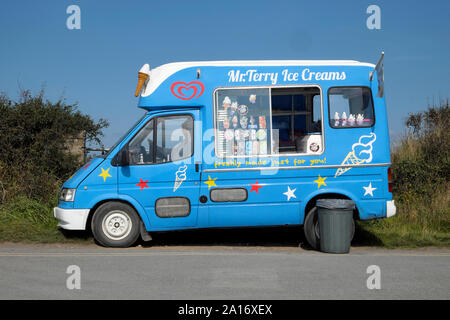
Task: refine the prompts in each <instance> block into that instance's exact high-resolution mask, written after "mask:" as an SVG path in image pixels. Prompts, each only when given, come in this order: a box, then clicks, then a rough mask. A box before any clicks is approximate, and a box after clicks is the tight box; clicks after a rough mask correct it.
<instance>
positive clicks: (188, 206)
mask: <svg viewBox="0 0 450 320" xmlns="http://www.w3.org/2000/svg"><path fill="white" fill-rule="evenodd" d="M198 117H199V112H198V110H189V111H186V112H171V113H166V114H164V115H157V116H155V117H153V118H151V119H150V120H149V121H148V122H147V123H146V124H145V125H144V126H143V127H142V129H141V130H140V131H139V132H138V133H137V134H136V135H135V136H134V137H133V138H132V139H131V140H130V141H129V143H128V144H127V145H126V146H125V148H127V149H128V154H129V160H128V161H129V165H127V166H121V167H120V168H119V174H118V175H119V178H118V179H119V194H122V195H127V196H130V197H132V198H134V199H135V200H137V201H138V202H139V203H140V204H141V205H142V207H144V208H145V212H146V214H147V216H148V219H149V221H150V226H151V228H152V229H170V228H174V227H175V228H177V227H178V228H179V227H191V226H195V225H196V224H197V210H198V199H199V180H200V172H198V170H196V166H195V164H194V159H195V158H194V156H195V155H196V154H201V150H200V148H201V144H199V143H195V140H198V139H199V138H200V137H197V135H198V134H196V135H194V131H197V130H198V128H195V127H194V124H196V125H198V123H199V121H197V120H199V118H198ZM196 129H197V130H196ZM200 141H201V140H200Z"/></svg>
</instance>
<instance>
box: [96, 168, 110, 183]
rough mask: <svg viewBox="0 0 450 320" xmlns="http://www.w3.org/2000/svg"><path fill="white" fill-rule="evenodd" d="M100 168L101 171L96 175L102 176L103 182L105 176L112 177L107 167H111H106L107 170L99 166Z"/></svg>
mask: <svg viewBox="0 0 450 320" xmlns="http://www.w3.org/2000/svg"><path fill="white" fill-rule="evenodd" d="M101 169H102V173H100V174H99V175H98V176H99V177H102V178H103V182H105V181H106V178H108V177H111V178H112V176H111V175H110V174H109V169H111V168H108V170H105V169H103V168H101Z"/></svg>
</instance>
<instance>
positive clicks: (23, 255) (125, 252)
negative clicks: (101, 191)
mask: <svg viewBox="0 0 450 320" xmlns="http://www.w3.org/2000/svg"><path fill="white" fill-rule="evenodd" d="M71 265H75V266H77V267H79V269H78V270H79V275H80V277H79V282H77V280H74V279H75V278H74V277H75V276H76V275H77V272H76V271H73V269H71V272H70V273H67V270H68V267H69V266H71ZM371 265H376V266H378V267H379V270H380V278H379V279H380V286H381V288H380V289H371V290H370V289H368V287H367V279H368V278H369V277H370V276H371V274H368V273H367V268H368V267H369V266H371ZM449 266H450V250H449V249H420V250H385V249H374V248H367V247H352V249H351V252H350V254H345V255H333V254H324V253H320V252H315V251H312V250H306V249H302V248H300V247H296V246H289V245H282V246H257V245H250V246H247V245H245V246H239V245H196V246H181V245H170V246H163V245H156V246H149V247H142V246H139V247H135V248H129V249H106V248H101V247H98V246H96V245H22V244H19V245H18V244H0V299H183V300H184V299H189V300H191V299H449V298H450V268H449ZM68 279H69V281H68ZM67 282H69V287H73V286H74V285H75V284H78V283H79V285H80V289H76V288H75V289H69V288H68V287H67ZM371 283H373V282H371Z"/></svg>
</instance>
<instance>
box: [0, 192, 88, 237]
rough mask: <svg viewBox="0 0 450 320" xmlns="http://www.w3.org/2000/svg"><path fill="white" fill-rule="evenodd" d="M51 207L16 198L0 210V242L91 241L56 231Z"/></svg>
mask: <svg viewBox="0 0 450 320" xmlns="http://www.w3.org/2000/svg"><path fill="white" fill-rule="evenodd" d="M53 207H54V205H53V204H51V203H50V204H43V203H41V202H39V201H36V200H32V199H28V198H27V197H25V196H18V197H16V198H15V199H14V200H12V201H10V202H9V203H8V204H6V205H5V206H3V207H0V241H1V242H28V243H55V242H58V243H83V242H88V241H89V242H92V239H91V238H90V236H89V235H88V234H87V233H86V232H83V233H77V232H72V233H66V232H63V231H61V230H59V229H58V227H57V221H56V219H55V218H54V217H53Z"/></svg>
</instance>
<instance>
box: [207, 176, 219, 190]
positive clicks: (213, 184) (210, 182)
mask: <svg viewBox="0 0 450 320" xmlns="http://www.w3.org/2000/svg"><path fill="white" fill-rule="evenodd" d="M216 179H217V178H215V179H211V177H210V176H208V181H205V182H204V183H206V184H207V185H208V190H209V189H210V188H211V187H217V186H216V182H215V181H216Z"/></svg>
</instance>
